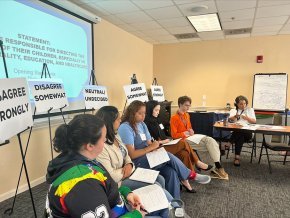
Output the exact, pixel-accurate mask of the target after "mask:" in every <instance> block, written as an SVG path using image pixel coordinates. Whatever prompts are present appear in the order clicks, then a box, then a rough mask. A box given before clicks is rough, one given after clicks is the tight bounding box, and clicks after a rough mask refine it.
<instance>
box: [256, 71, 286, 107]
mask: <svg viewBox="0 0 290 218" xmlns="http://www.w3.org/2000/svg"><path fill="white" fill-rule="evenodd" d="M287 87H288V75H287V74H286V73H277V74H275V73H273V74H271V73H269V74H255V77H254V90H253V108H254V109H255V110H266V111H285V108H286V104H287V90H288V88H287Z"/></svg>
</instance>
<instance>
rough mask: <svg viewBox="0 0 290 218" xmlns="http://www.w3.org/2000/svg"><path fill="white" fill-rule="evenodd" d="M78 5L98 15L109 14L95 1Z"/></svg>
mask: <svg viewBox="0 0 290 218" xmlns="http://www.w3.org/2000/svg"><path fill="white" fill-rule="evenodd" d="M80 7H82V8H83V9H85V10H88V11H90V12H92V13H94V14H96V15H98V16H100V15H110V13H109V12H108V11H106V10H105V9H103V8H101V7H100V6H98V5H96V4H95V3H88V4H83V5H80Z"/></svg>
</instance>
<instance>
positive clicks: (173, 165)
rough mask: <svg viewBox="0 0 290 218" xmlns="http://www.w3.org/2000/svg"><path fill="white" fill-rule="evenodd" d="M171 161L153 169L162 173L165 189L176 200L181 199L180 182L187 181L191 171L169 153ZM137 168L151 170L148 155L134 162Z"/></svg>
mask: <svg viewBox="0 0 290 218" xmlns="http://www.w3.org/2000/svg"><path fill="white" fill-rule="evenodd" d="M167 154H168V156H169V159H170V160H169V161H167V162H166V163H163V164H160V165H158V166H156V167H153V168H152V169H154V170H158V171H160V175H162V176H163V177H164V179H165V181H166V183H165V188H166V190H167V191H168V192H169V193H170V194H171V195H172V196H173V198H175V199H180V180H186V179H187V178H188V176H189V174H190V170H189V169H188V168H187V167H186V166H185V165H184V164H183V163H182V162H181V160H179V159H178V158H177V157H176V156H174V155H173V154H171V153H169V152H167ZM133 162H134V164H135V166H136V167H143V168H146V169H150V166H149V163H148V160H147V157H146V155H143V156H142V157H139V158H137V159H135V160H133Z"/></svg>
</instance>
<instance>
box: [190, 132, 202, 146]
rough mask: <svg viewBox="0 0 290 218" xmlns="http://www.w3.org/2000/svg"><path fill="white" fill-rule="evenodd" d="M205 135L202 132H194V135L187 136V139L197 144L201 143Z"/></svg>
mask: <svg viewBox="0 0 290 218" xmlns="http://www.w3.org/2000/svg"><path fill="white" fill-rule="evenodd" d="M203 137H205V135H202V134H194V135H192V136H189V137H187V138H186V139H187V140H189V141H191V142H193V143H195V144H199V143H200V140H201V139H202V138H203Z"/></svg>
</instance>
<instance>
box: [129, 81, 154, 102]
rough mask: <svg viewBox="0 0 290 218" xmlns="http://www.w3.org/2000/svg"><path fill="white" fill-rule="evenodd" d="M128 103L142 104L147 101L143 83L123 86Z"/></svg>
mask: <svg viewBox="0 0 290 218" xmlns="http://www.w3.org/2000/svg"><path fill="white" fill-rule="evenodd" d="M124 90H125V94H126V98H127V100H128V103H131V102H132V101H135V100H139V101H142V102H145V101H148V95H147V91H146V88H145V84H144V83H138V84H132V85H127V86H124Z"/></svg>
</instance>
